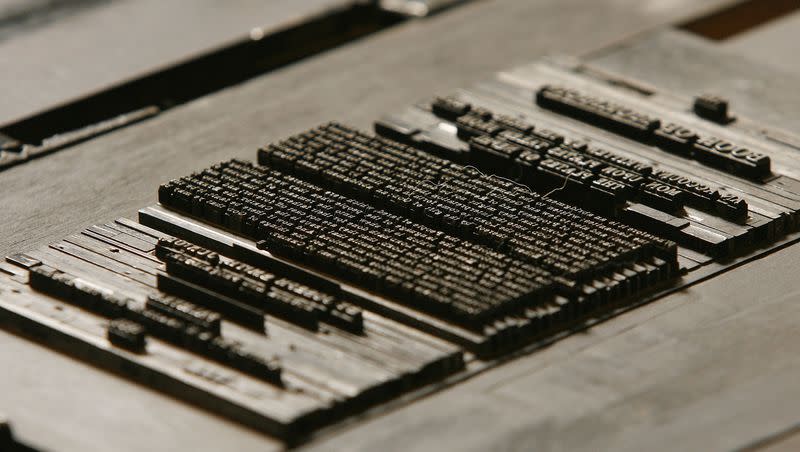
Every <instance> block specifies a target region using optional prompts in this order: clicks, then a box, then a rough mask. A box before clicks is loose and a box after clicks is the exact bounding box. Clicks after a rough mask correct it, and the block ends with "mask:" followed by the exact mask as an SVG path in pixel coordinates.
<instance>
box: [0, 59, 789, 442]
mask: <svg viewBox="0 0 800 452" xmlns="http://www.w3.org/2000/svg"><path fill="white" fill-rule="evenodd" d="M730 107H731V108H730V110H729V106H728V104H727V102H726V101H725V100H724V99H721V98H718V97H712V96H700V97H698V98H697V99H689V98H682V97H677V96H674V95H672V94H670V93H669V92H661V91H658V90H656V89H654V88H652V87H645V86H643V85H641V84H638V83H637V82H635V81H631V80H628V79H624V78H621V77H618V76H614V75H610V74H607V73H605V72H602V71H599V70H597V69H594V68H592V67H590V66H587V65H584V64H581V63H579V62H576V61H572V60H552V61H543V62H539V63H535V64H532V65H529V66H525V67H522V68H519V69H516V70H513V71H509V72H505V73H501V74H499V75H497V76H496V77H495V78H493V79H491V80H489V81H487V82H485V83H482V84H479V85H478V86H476V87H474V88H471V89H469V90H463V91H459V92H457V93H455V94H452V95H449V96H445V97H436V98H434V99H431V100H430V101H429V102H424V103H421V104H418V105H415V106H412V107H409V108H408V109H406V110H404V111H402V112H399V113H396V114H392V115H390V116H387V117H384V118H382V119H380V120H379V121H377V122H376V125H375V130H376V132H377V135H372V134H369V133H364V132H360V131H358V130H355V129H352V128H350V127H347V126H345V125H342V124H338V123H329V124H325V125H322V126H320V127H318V128H315V129H312V130H309V131H307V132H304V133H302V134H298V135H295V136H293V137H289V138H287V139H285V140H283V141H280V142H276V143H272V144H269V145H266V146H264V147H263V148H262V149H261V150H259V151H258V156H257V163H253V162H247V161H240V160H231V161H227V162H223V163H220V164H218V165H214V166H212V167H210V168H208V169H206V170H204V171H202V172H199V173H195V174H192V175H189V176H186V177H184V178H181V179H176V180H174V181H170V182H168V183H165V184H164V185H162V186H161V187H160V189H159V201H160V205H157V206H152V207H147V208H145V209H143V210H141V211H140V216H139V221H140V223H135V222H132V221H129V220H118V221H116V222H113V223H108V224H104V225H98V226H93V227H91V228H89V229H86V230H84V231H81V232H80V233H77V234H75V235H72V236H70V237H67V238H65V239H64V240H62V241H61V242H58V243H55V244H52V245H51V246H50V247H48V248H44V249H39V250H33V251H29V252H26V253H24V254H15V255H12V256H9V257H8V258H7V262H6V263H3V264H0V271H1V272H2V273H3V275H2V278H0V289H2V291H3V293H4V297H3V299H2V300H0V319H2V323H3V325H5V326H8V327H10V328H12V329H15V330H18V331H21V332H23V333H26V334H29V335H31V336H34V337H36V338H38V339H40V340H42V341H44V342H46V343H48V344H50V345H52V346H54V347H56V348H58V349H61V350H64V351H66V352H68V353H71V354H74V355H77V356H79V357H81V358H83V359H86V360H88V361H89V362H92V363H93V364H95V365H98V366H100V367H103V368H107V369H111V370H113V371H115V372H118V373H120V374H122V375H124V376H127V377H130V378H132V379H135V380H137V381H141V382H144V383H146V384H148V385H150V386H152V387H154V388H156V389H159V390H162V391H165V392H168V393H171V394H174V395H176V396H178V397H181V398H183V399H185V400H187V401H189V402H191V403H194V404H196V405H199V406H202V407H205V408H207V409H209V410H211V411H214V412H216V413H219V414H221V415H224V416H227V417H230V418H232V419H235V420H237V421H239V422H241V423H244V424H246V425H248V426H250V427H253V428H256V429H259V430H262V431H264V432H266V433H268V434H270V435H273V436H276V437H279V438H282V439H284V440H285V441H287V442H288V443H292V444H294V443H298V442H301V441H303V440H306V439H308V438H309V437H311V436H312V435H313V434H314V432H315V431H318V430H320V429H322V428H324V427H328V426H331V425H336V424H337V423H340V422H341V421H343V420H344V419H346V418H349V417H352V416H353V415H355V414H359V413H364V412H369V413H375V412H379V411H382V410H385V409H387V408H388V407H391V406H393V404H395V403H397V401H398V400H400V401H402V400H409V399H413V398H414V397H419V396H421V395H423V394H426V393H428V392H430V391H432V390H435V389H437V388H441V387H444V386H446V385H450V384H454V383H455V382H458V381H460V380H462V379H463V378H465V377H467V376H470V375H472V374H474V373H476V372H478V371H480V370H482V369H485V368H487V367H489V366H495V365H499V363H501V362H503V361H505V360H506V359H507V358H509V357H513V356H515V355H517V354H521V353H527V352H530V351H532V350H535V349H537V348H539V347H541V346H543V345H545V344H548V343H551V342H552V341H554V340H557V339H559V338H562V337H564V336H566V335H569V334H571V333H572V332H574V331H577V330H581V329H584V328H587V327H591V325H594V324H596V323H597V322H599V321H602V320H603V319H606V318H608V317H611V316H614V315H616V314H618V313H620V312H623V311H625V310H628V309H631V308H633V307H636V306H639V305H641V304H643V303H646V302H649V301H652V300H654V299H656V298H657V297H659V296H660V295H663V294H665V293H668V292H670V291H674V290H677V289H679V288H682V287H686V286H687V285H689V284H692V283H694V282H696V281H699V280H701V279H704V278H707V277H709V276H713V275H715V274H718V273H719V272H722V271H724V270H725V269H727V268H730V267H732V266H734V265H738V264H740V263H742V262H745V261H747V260H749V259H753V258H755V257H757V256H760V255H762V254H764V253H767V252H769V251H771V250H774V249H777V248H779V247H782V246H785V245H786V244H788V243H791V242H792V241H794V240H796V239H797V233H796V230H797V228H798V209H800V183H799V182H798V178H800V167H798V164H797V163H796V159H795V158H794V153H795V152H797V148H796V147H795V146H794V145H792V144H790V143H795V142H798V141H797V140H793V139H788V138H786V137H789V135H788V134H786V133H784V132H781V134H782V135H781V136H783V137H784V138H785V139H784V140H783V141H782V142H777V141H775V140H769V139H768V138H767V135H769V134H774V133H776V131H775V130H772V129H769V128H768V127H765V126H763V125H761V124H758V123H756V122H753V121H751V120H749V119H747V118H744V117H739V116H737V115H736V111H735V105H732V106H730Z"/></svg>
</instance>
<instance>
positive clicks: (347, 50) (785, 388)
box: [0, 0, 800, 451]
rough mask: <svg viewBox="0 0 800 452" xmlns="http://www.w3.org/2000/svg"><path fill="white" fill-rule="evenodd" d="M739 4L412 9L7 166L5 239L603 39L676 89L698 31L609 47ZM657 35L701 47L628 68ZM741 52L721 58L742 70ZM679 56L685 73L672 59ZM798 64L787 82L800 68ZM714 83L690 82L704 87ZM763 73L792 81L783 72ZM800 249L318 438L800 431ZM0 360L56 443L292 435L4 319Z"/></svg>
mask: <svg viewBox="0 0 800 452" xmlns="http://www.w3.org/2000/svg"><path fill="white" fill-rule="evenodd" d="M721 3H724V2H722V1H716V2H714V1H712V2H696V1H694V0H670V1H663V0H647V1H633V0H629V1H628V0H598V1H591V2H589V1H582V0H539V1H535V2H534V1H531V0H494V1H492V0H485V1H476V2H473V3H470V4H467V5H465V6H462V7H459V8H455V9H452V10H448V11H447V12H445V13H443V14H441V15H438V16H434V17H432V18H429V19H425V20H422V21H414V22H406V23H404V24H402V25H399V26H396V27H393V28H391V29H388V30H386V31H384V32H381V33H379V34H376V35H373V36H370V37H368V38H365V39H362V40H359V41H357V42H354V43H351V44H349V45H346V46H342V47H340V48H337V49H334V50H332V51H329V52H326V53H325V54H322V55H318V56H316V57H314V58H312V59H308V60H305V61H301V62H299V63H296V64H293V65H291V66H287V67H285V68H282V69H280V70H277V71H274V72H272V73H269V74H265V75H263V76H261V77H258V78H256V79H253V80H251V81H249V82H247V83H244V84H241V85H239V86H236V87H233V88H230V89H227V90H224V91H222V92H219V93H216V94H213V95H210V96H207V97H204V98H201V99H198V100H196V101H194V102H191V103H189V104H186V105H183V106H181V107H178V108H175V109H173V110H170V111H168V112H166V113H164V114H162V115H160V116H158V117H156V118H154V119H152V120H149V121H146V122H143V123H140V124H138V125H135V126H132V127H129V128H126V129H123V130H121V131H118V132H115V133H112V134H110V135H107V136H104V137H100V138H98V139H95V140H92V141H89V142H86V143H84V144H81V145H78V146H75V147H73V148H70V149H67V150H64V151H61V152H58V153H55V154H53V155H51V156H47V157H44V158H41V159H38V160H35V161H32V162H28V163H25V164H22V165H19V166H17V167H14V168H11V169H10V170H7V171H5V172H3V173H2V174H0V193H2V194H3V195H2V198H1V199H2V201H0V203H2V204H0V208H1V209H0V211H1V212H2V214H0V231H3V233H2V234H0V253H2V254H8V253H10V252H13V251H20V250H25V249H31V248H35V247H37V246H41V245H44V244H46V243H49V242H52V241H55V240H57V239H60V238H62V237H64V236H66V235H67V234H69V233H72V232H75V231H77V230H79V229H81V228H83V227H86V226H89V225H91V224H94V223H99V222H103V221H108V220H111V219H114V218H116V217H120V216H126V217H130V218H134V217H135V212H136V210H137V209H138V208H140V207H143V206H146V205H148V204H152V203H153V202H154V201H155V199H156V188H157V186H158V184H159V183H161V182H163V181H165V180H168V179H170V178H174V177H178V176H181V175H185V174H187V173H189V172H191V171H193V170H195V169H199V168H202V167H204V166H207V165H209V164H211V163H213V162H215V161H219V160H222V159H227V158H230V157H242V158H248V159H253V158H254V157H255V149H256V148H257V147H258V146H259V145H260V144H262V143H264V142H266V141H270V140H274V139H278V138H280V137H282V136H286V135H289V134H291V133H294V132H297V131H301V130H303V129H305V128H308V127H311V126H313V125H316V124H318V123H321V122H324V121H327V120H330V119H337V120H342V121H345V122H349V123H352V124H354V125H356V126H360V127H369V126H370V125H371V121H372V120H374V119H375V118H376V117H377V116H379V115H380V114H381V113H384V112H389V111H392V110H396V109H398V108H400V107H403V106H405V105H407V104H409V103H411V102H413V101H415V100H418V99H421V98H424V97H426V96H428V95H430V94H432V93H443V92H447V91H450V90H453V89H455V88H457V87H461V86H467V85H469V84H471V83H474V82H477V81H479V80H481V79H484V78H486V77H488V76H490V75H491V74H492V73H493V72H495V71H498V70H502V69H505V68H508V67H511V66H514V65H519V64H523V63H526V62H529V61H531V60H533V59H535V58H537V57H539V56H541V55H546V54H573V55H580V54H586V53H587V52H590V51H593V50H596V49H599V48H603V47H606V48H609V49H611V50H608V51H605V52H599V53H594V54H593V55H594V56H593V58H594V60H595V62H596V63H597V64H598V65H602V66H603V67H607V68H609V69H613V70H618V71H619V72H630V73H631V75H632V76H640V77H642V78H644V79H645V80H648V79H650V80H652V82H653V83H655V84H658V83H663V84H666V85H669V84H670V83H672V81H674V80H675V79H676V78H677V77H681V76H685V75H687V74H689V75H691V72H690V71H689V69H691V68H693V67H694V66H691V65H690V64H688V62H691V61H692V58H695V61H696V58H697V56H698V55H703V51H704V48H703V47H702V46H700V45H698V44H696V42H695V40H693V39H691V38H688V37H686V36H683V35H679V37H675V36H672V34H670V33H662V34H656V35H652V36H644V37H642V38H640V39H639V40H638V41H636V42H640V43H642V44H640V45H638V46H632V47H629V46H611V44H612V43H615V42H620V41H621V40H623V39H625V38H629V37H631V36H633V35H635V34H638V33H642V32H645V31H648V30H652V29H654V28H659V27H663V26H665V25H666V24H668V23H674V22H679V21H681V20H684V19H686V18H687V17H691V16H694V15H696V14H698V13H699V12H702V11H705V10H708V9H710V8H713V7H715V6H718V5H719V4H721ZM684 41H685V42H684ZM695 45H698V46H699V47H698V48H697V49H695V50H694V52H695V54H693V53H692V51H693V50H692V49H694V47H692V46H695ZM708 45H710V44H708ZM648 46H650V47H648ZM659 46H660V47H661V50H662V51H664V50H666V49H672V47H670V46H678V47H676V49H678V50H674V51H673V52H674V53H676V54H682V55H684V57H685V60H683V61H680V60H669V61H671V62H672V64H664V63H663V62H661V61H657V60H655V61H650V62H649V63H648V64H650V65H649V66H647V68H644V69H640V70H639V71H638V72H637V71H636V70H633V69H635V68H633V69H632V70H630V71H628V69H629V66H630V65H636V64H639V62H642V61H644V62H647V61H648V60H647V58H654V57H652V52H653V51H656V50H658V49H659ZM681 46H683V47H681ZM681 48H683V49H684V50H685V51H683V53H681V51H680V49H681ZM686 49H688V50H686ZM631 55H633V56H631ZM725 55H726V57H729V58H731V59H733V60H731V61H739V62H741V59H739V60H736V58H739V57H738V56H736V55H735V54H733V53H729V54H725ZM637 58H638V60H637ZM723 60H724V58H722V57H720V61H721V62H724V61H728V60H724V61H723ZM681 63H687V67H683V66H681ZM654 64H657V65H660V70H659V67H654V66H653V65H654ZM720 64H722V63H720ZM728 64H729V66H720V67H721V68H726V69H727V68H730V67H734V66H735V65H734V64H733V62H729V63H728ZM637 67H638V66H637ZM620 69H625V71H620ZM695 70H697V69H696V68H695ZM667 71H672V73H673V76H672V77H668V76H661V75H660V74H663V73H665V72H667ZM763 71H764V72H766V69H763ZM746 74H752V73H750V72H747V73H746ZM702 75H703V77H705V78H703V77H700V82H702V83H711V84H713V83H716V81H718V80H721V79H722V78H724V76H725V73H723V71H722V69H718V70H716V72H715V70H714V69H709V70H708V73H705V74H702ZM781 77H782V78H780V80H782V83H784V84H785V85H786V86H789V85H790V84H791V82H792V81H793V80H794V79H793V78H792V77H791V76H790V75H788V74H783V75H781ZM734 79H738V78H737V77H735V76H733V75H732V76H730V77H729V79H727V81H725V80H723V82H720V86H723V87H725V89H729V90H732V95H733V96H734V98H735V99H737V100H742V99H744V100H745V101H746V100H747V99H750V98H751V97H752V99H751V100H752V102H749V103H742V104H741V109H742V111H746V112H748V113H749V112H755V113H758V112H759V111H761V110H759V108H761V109H762V110H765V109H766V108H767V107H769V106H768V105H762V106H761V107H758V104H757V102H755V101H756V100H757V97H755V95H756V94H758V93H756V92H753V91H752V89H753V88H752V86H744V87H743V86H739V85H737V84H736V83H735V82H734ZM700 82H698V85H696V86H687V85H682V86H677V87H676V89H679V88H680V89H684V90H688V91H689V92H691V91H692V90H694V89H699V88H700V87H702V86H703V85H700ZM740 85H741V84H740ZM759 86H760V88H759V89H761V92H760V93H761V94H762V95H764V94H765V93H767V94H769V93H773V94H770V95H771V96H773V97H777V96H778V95H777V94H775V93H774V92H773V91H771V87H770V84H761V85H759ZM780 86H783V85H780ZM737 90H738V91H737ZM727 93H728V91H726V94H727ZM736 96H739V97H736ZM748 96H750V97H748ZM795 97H796V96H795ZM792 102H800V99H795V100H793V99H792V98H791V96H788V97H787V99H786V100H784V101H783V103H781V104H780V105H779V107H780V108H778V113H780V112H781V111H783V110H781V109H789V108H791V107H792V105H800V103H794V104H793V103H792ZM734 107H736V104H735V105H734ZM784 113H791V111H790V110H787V111H785V112H784ZM774 114H775V115H777V113H774ZM791 125H792V124H791V123H789V122H787V123H784V126H791ZM798 264H800V250H798V249H796V247H795V248H788V249H785V250H783V251H780V252H777V253H775V254H774V255H772V256H771V257H770V258H768V259H761V260H759V261H756V262H753V263H750V264H747V265H746V266H744V267H742V268H739V269H737V270H734V271H731V272H728V273H726V274H724V275H722V276H720V277H718V278H715V279H713V280H711V281H708V282H706V283H702V284H699V285H697V286H694V287H692V288H691V289H688V290H685V291H683V292H681V293H678V294H674V295H672V296H669V297H666V298H664V299H662V300H660V301H657V302H655V303H653V304H650V305H648V306H646V307H643V308H640V309H637V310H635V311H633V312H631V313H629V314H626V315H624V316H621V317H618V318H616V319H613V320H611V321H609V322H606V323H604V324H602V325H600V326H598V327H596V328H593V329H592V330H590V331H589V332H587V333H585V334H581V335H576V336H573V337H570V338H568V339H566V340H564V341H562V342H559V343H557V344H556V345H554V346H552V347H549V348H548V349H546V350H543V351H541V352H537V353H535V354H532V355H530V356H527V357H524V358H521V359H518V360H515V361H514V362H511V363H509V364H507V365H504V366H502V367H500V368H497V369H495V370H492V371H489V372H487V373H484V374H482V375H480V376H478V377H476V378H473V379H472V380H470V381H468V382H466V383H463V384H460V385H458V386H455V387H453V388H450V389H447V390H444V391H441V392H439V393H437V394H436V395H434V396H431V397H428V398H426V399H424V400H422V401H419V402H417V403H414V404H411V405H409V406H407V407H403V408H401V409H398V410H395V411H393V412H392V413H389V414H387V415H384V416H381V417H378V418H375V419H371V420H369V421H367V422H366V423H364V424H361V425H356V426H353V427H350V428H347V429H344V430H343V431H339V432H335V433H334V434H332V435H330V436H329V437H327V438H323V439H322V440H321V441H318V442H316V443H314V444H311V445H309V446H308V448H309V449H311V450H348V451H349V450H376V449H379V450H441V449H442V448H443V446H446V447H447V448H452V449H454V450H476V451H477V450H487V449H490V450H531V449H532V448H535V449H536V450H598V449H614V450H642V449H647V450H653V449H655V450H675V449H679V450H680V449H686V450H730V449H735V448H738V447H743V446H745V445H748V444H752V443H753V442H754V441H759V440H761V439H763V438H766V437H770V436H771V435H774V434H777V433H780V432H785V431H787V430H790V429H791V428H792V426H794V425H796V423H797V422H799V421H800V406H798V404H796V403H794V400H795V398H796V397H797V396H798V395H800V394H799V393H800V384H798V379H797V378H796V376H797V375H798V371H800V358H799V357H798V356H796V355H797V354H796V353H795V352H794V350H795V349H796V346H795V344H796V343H797V340H798V339H800V327H798V326H797V325H798V324H800V323H799V322H798V320H800V305H798V304H797V303H795V302H794V301H795V299H796V298H798V297H800V295H798V292H800V282H798V281H797V280H796V278H795V277H794V275H793V271H792V270H791V269H793V268H797V265H798ZM0 363H3V364H4V371H2V372H0V385H2V387H3V390H2V391H0V409H2V411H4V412H6V413H8V414H9V415H10V417H11V419H12V420H13V422H14V423H15V424H14V425H15V429H16V431H17V432H18V434H19V436H20V437H22V438H24V439H25V440H27V441H28V442H30V443H33V444H37V445H41V446H44V447H46V448H48V449H49V450H54V451H56V450H57V451H94V450H97V451H106V450H120V451H137V450H183V449H186V450H196V451H205V450H209V451H211V450H241V451H249V450H253V451H255V450H270V449H274V448H279V447H280V445H279V444H278V443H277V442H275V441H273V440H271V439H269V438H267V437H264V436H261V435H259V434H256V433H253V432H250V431H248V430H245V429H243V428H240V427H238V426H236V425H234V424H232V423H230V422H227V421H225V420H222V419H220V418H217V417H215V416H213V415H210V414H208V413H205V412H202V411H198V410H196V409H194V408H191V407H189V406H186V405H184V404H182V403H180V402H177V401H175V400H173V399H170V398H168V397H165V396H162V395H160V394H158V393H157V392H155V391H153V390H150V389H147V388H144V387H142V386H138V385H136V384H133V383H130V382H128V381H126V380H124V379H122V378H119V377H115V376H112V375H109V374H105V373H103V372H100V371H96V370H94V369H92V368H91V367H89V366H87V365H85V364H83V363H80V362H77V361H75V360H72V359H71V358H68V357H65V356H63V355H59V354H57V353H55V352H52V351H50V350H48V349H47V348H46V347H43V346H41V345H38V344H34V343H32V342H29V341H27V340H24V339H20V338H17V337H14V336H11V335H8V334H6V333H0ZM534 446H535V447H534Z"/></svg>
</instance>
